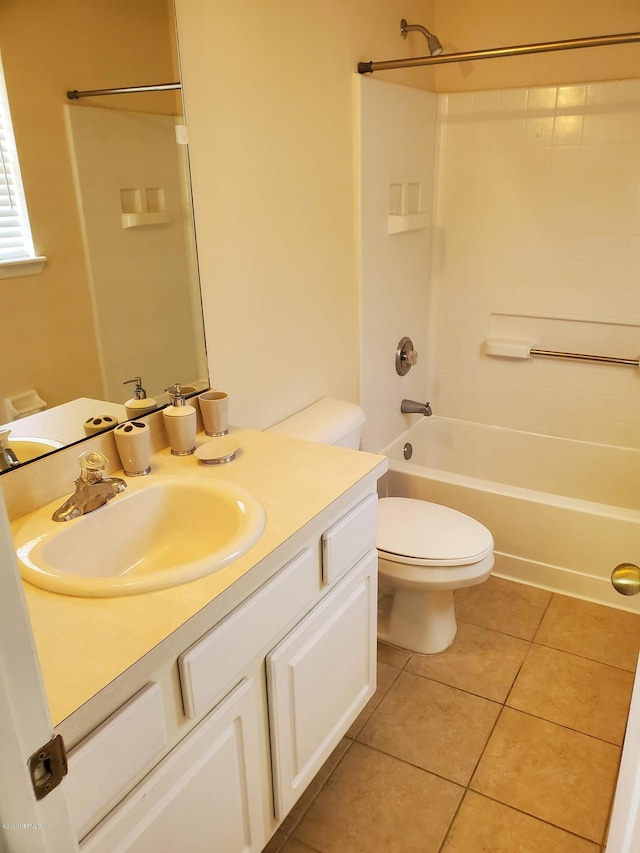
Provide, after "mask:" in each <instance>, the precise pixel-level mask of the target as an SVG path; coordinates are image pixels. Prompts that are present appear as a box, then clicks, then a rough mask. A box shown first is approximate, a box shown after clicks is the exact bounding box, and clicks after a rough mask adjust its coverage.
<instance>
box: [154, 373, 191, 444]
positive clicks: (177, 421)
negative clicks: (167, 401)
mask: <svg viewBox="0 0 640 853" xmlns="http://www.w3.org/2000/svg"><path fill="white" fill-rule="evenodd" d="M165 391H166V392H167V394H170V395H171V405H170V406H167V407H166V408H164V409H163V410H162V416H163V419H164V425H165V427H166V430H167V435H168V437H169V444H170V445H171V452H172V453H173V455H174V456H189V454H191V453H193V452H194V450H195V449H196V410H195V409H194V408H193V406H190V405H189V404H188V403H186V402H185V399H184V397H183V396H182V389H181V387H180V385H179V384H177V383H176V384H175V385H172V386H171V388H165Z"/></svg>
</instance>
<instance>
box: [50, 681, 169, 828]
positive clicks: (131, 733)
mask: <svg viewBox="0 0 640 853" xmlns="http://www.w3.org/2000/svg"><path fill="white" fill-rule="evenodd" d="M166 742H167V733H166V725H165V718H164V709H163V707H162V695H161V692H160V686H159V685H158V684H155V683H153V684H147V686H146V687H144V688H143V689H142V690H141V691H140V692H139V693H137V694H136V695H135V696H134V697H133V699H131V700H130V701H129V702H127V704H126V705H123V707H122V708H120V709H119V710H118V711H116V712H115V714H112V715H111V716H110V717H109V718H108V719H107V720H105V721H104V723H103V724H102V725H101V726H99V727H98V728H97V729H96V730H95V731H93V732H91V734H90V735H89V736H88V737H86V738H85V739H84V740H83V741H81V743H79V744H78V745H77V746H76V747H74V748H73V749H72V750H71V751H70V752H69V773H68V776H67V777H66V779H65V781H64V792H65V799H66V801H67V805H68V807H69V817H70V818H71V824H72V826H73V828H74V829H75V831H76V832H77V834H78V836H80V835H81V834H82V831H83V828H84V827H86V826H87V824H89V822H90V821H91V820H92V819H93V818H94V816H95V815H97V814H98V812H100V811H101V810H102V809H103V808H104V807H105V806H106V805H108V803H109V802H110V801H111V800H113V799H114V798H115V797H116V796H117V795H118V793H120V791H122V789H123V788H126V787H127V785H128V784H129V783H130V782H132V781H133V779H135V777H136V776H137V775H138V774H139V773H141V772H142V771H143V770H144V769H145V768H146V767H147V766H148V765H149V764H150V763H151V761H152V759H153V758H154V756H155V755H157V754H158V753H159V752H160V750H161V749H162V748H163V747H164V746H165V744H166Z"/></svg>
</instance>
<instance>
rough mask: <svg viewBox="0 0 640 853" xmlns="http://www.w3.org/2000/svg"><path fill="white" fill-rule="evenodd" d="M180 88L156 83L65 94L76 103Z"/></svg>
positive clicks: (73, 91)
mask: <svg viewBox="0 0 640 853" xmlns="http://www.w3.org/2000/svg"><path fill="white" fill-rule="evenodd" d="M181 88H182V84H181V83H158V84H157V85H155V86H129V87H127V88H125V89H87V90H85V91H84V92H79V91H78V90H77V89H73V90H72V91H70V92H67V98H69V100H70V101H76V100H78V98H90V97H93V96H94V95H128V94H130V93H132V92H169V91H171V90H172V89H181Z"/></svg>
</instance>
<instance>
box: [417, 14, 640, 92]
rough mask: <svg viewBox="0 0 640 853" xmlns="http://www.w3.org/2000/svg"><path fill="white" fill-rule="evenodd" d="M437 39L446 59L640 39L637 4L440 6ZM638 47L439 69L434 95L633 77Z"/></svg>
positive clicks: (638, 63) (638, 60)
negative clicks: (574, 41) (572, 42)
mask: <svg viewBox="0 0 640 853" xmlns="http://www.w3.org/2000/svg"><path fill="white" fill-rule="evenodd" d="M433 28H434V31H435V32H436V33H437V34H438V36H439V38H440V41H441V42H442V44H443V46H444V49H445V51H446V52H447V53H451V52H454V51H467V50H482V49H485V48H492V47H506V46H510V45H517V44H532V43H534V42H545V41H556V40H560V39H571V38H584V37H587V36H601V35H607V34H609V33H625V32H638V31H640V4H639V3H638V2H637V0H606V2H602V1H601V0H563V2H561V3H559V2H558V0H537V2H535V3H521V2H519V0H486V2H483V3H478V2H477V0H437V3H436V15H435V23H434V26H433ZM639 67H640V44H635V45H620V46H617V47H598V48H589V49H588V50H571V51H562V52H558V53H547V54H540V55H535V56H524V57H510V58H504V59H487V60H482V61H480V62H473V63H468V62H467V63H458V64H453V63H452V64H451V65H441V66H438V69H437V71H436V84H437V90H438V91H439V92H457V91H465V90H477V89H510V88H515V87H520V86H542V85H546V84H553V83H582V82H589V81H591V80H615V79H622V78H626V77H637V76H638V68H639Z"/></svg>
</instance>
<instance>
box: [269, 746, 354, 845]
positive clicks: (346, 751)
mask: <svg viewBox="0 0 640 853" xmlns="http://www.w3.org/2000/svg"><path fill="white" fill-rule="evenodd" d="M344 740H349V741H350V743H349V745H348V746H347V748H346V749H345V751H344V752H343V754H342V755H341V756H340V758H339V759H338V761H337V762H336V766H335V767H334V768H333V769H332V770H331V772H330V773H329V775H328V776H327V778H326V779H325V780H324V782H323V783H322V785H321V786H320V787H319V788H318V790H317V791H316V793H315V794H314V795H313V797H312V798H311V799H310V800H309V802H308V803H307V805H306V806H305V807H304V808H303V809H301V811H300V816H299V818H298V819H297V820H296V821H295V823H294V824H293V826H292V827H291V830H290V832H288V833H287V832H285V830H283V829H282V824H280V827H279V829H280V830H281V831H282V832H284V833H285V835H286V836H287V840H288V839H290V838H294V837H295V836H294V833H295V831H296V830H297V829H298V827H299V826H300V824H301V823H302V820H303V818H304V817H305V815H306V814H307V812H308V811H309V809H310V808H311V806H312V805H313V804H314V803H315V801H316V800H317V799H318V797H319V796H320V794H321V793H322V791H324V788H325V785H327V783H328V782H329V780H330V779H331V777H332V776H333V774H334V773H335V772H336V770H337V769H338V767H339V766H340V765H341V764H342V762H343V760H344V758H345V756H346V755H347V753H348V752H349V751H350V750H351V747H352V746H353V744H354V743H355V739H353V740H352V739H351V738H347V737H345V738H344ZM337 748H338V747H336V749H337ZM327 760H328V759H327ZM321 769H322V768H321ZM318 773H320V770H319V771H318ZM313 778H314V779H315V778H316V777H315V776H314V777H313ZM309 784H310V785H312V784H313V779H312V780H311V782H310V783H309ZM306 790H308V788H307V789H306ZM306 790H305V791H304V792H303V793H302V795H301V798H302V797H303V796H304V794H305V793H306ZM298 802H299V801H298ZM296 805H297V803H295V804H294V806H293V808H295V807H296ZM292 811H293V809H292ZM290 814H291V812H289V815H290ZM289 815H287V817H289ZM285 820H286V818H285ZM282 823H284V821H283V822H282ZM307 846H308V845H307Z"/></svg>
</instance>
